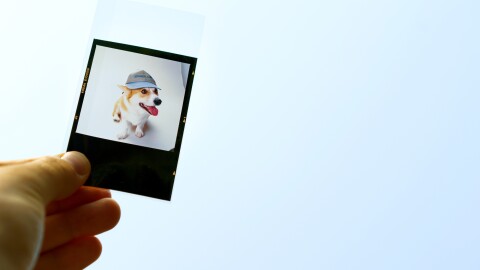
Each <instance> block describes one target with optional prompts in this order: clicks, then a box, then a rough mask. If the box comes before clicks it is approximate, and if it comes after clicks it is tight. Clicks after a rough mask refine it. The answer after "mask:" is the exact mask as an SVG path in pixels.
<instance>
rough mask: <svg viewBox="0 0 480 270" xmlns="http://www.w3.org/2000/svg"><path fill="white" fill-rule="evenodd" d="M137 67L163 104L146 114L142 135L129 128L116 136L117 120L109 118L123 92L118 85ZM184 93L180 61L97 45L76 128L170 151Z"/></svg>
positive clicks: (100, 135)
mask: <svg viewBox="0 0 480 270" xmlns="http://www.w3.org/2000/svg"><path fill="white" fill-rule="evenodd" d="M183 65H184V66H185V64H183ZM187 66H188V64H187ZM139 70H145V71H147V72H148V73H149V74H150V75H151V76H152V77H153V78H154V79H155V81H156V83H157V86H158V87H160V88H161V90H160V91H159V92H158V94H159V98H160V99H161V100H162V104H161V105H160V106H158V107H157V108H158V110H159V113H158V115H157V116H150V117H149V118H148V121H147V124H146V127H145V135H144V136H143V137H142V138H138V137H136V136H135V134H134V132H133V130H132V131H131V132H130V136H128V137H127V138H125V139H123V140H119V139H117V137H116V135H117V133H118V132H119V131H120V124H119V123H116V122H114V121H113V118H112V111H113V107H114V103H115V102H116V101H117V100H118V98H119V97H120V96H121V94H122V90H121V89H120V88H119V87H118V85H125V82H126V80H127V77H128V75H129V74H130V73H132V72H136V71H139ZM184 95H185V88H184V85H183V78H182V63H180V62H177V61H171V60H166V59H162V58H158V57H153V56H149V55H144V54H139V53H133V52H128V51H123V50H118V49H113V48H108V47H104V46H97V47H96V50H95V56H94V58H93V62H92V67H91V70H90V77H89V80H88V85H87V88H86V92H85V99H84V101H83V105H82V110H81V113H80V118H79V123H78V126H77V130H76V132H78V133H81V134H85V135H90V136H94V137H98V138H102V139H107V140H112V141H120V142H124V143H129V144H134V145H140V146H145V147H150V148H156V149H161V150H166V151H169V150H171V149H173V148H174V147H175V142H176V138H177V131H178V125H179V123H180V114H181V111H182V104H183V98H184Z"/></svg>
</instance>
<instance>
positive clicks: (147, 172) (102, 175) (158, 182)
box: [67, 39, 197, 201]
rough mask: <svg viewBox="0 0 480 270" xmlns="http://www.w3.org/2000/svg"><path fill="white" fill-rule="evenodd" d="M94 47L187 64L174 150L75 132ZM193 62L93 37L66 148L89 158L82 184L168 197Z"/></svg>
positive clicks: (175, 167) (192, 76)
mask: <svg viewBox="0 0 480 270" xmlns="http://www.w3.org/2000/svg"><path fill="white" fill-rule="evenodd" d="M97 46H103V47H108V48H113V49H119V50H123V51H129V52H134V53H139V54H145V55H149V56H154V57H159V58H163V59H167V60H173V61H177V62H181V63H187V64H190V69H189V71H188V79H187V84H186V87H185V95H184V98H183V105H182V111H181V115H180V119H179V121H180V122H179V125H178V131H177V138H176V141H175V148H174V149H172V150H170V151H163V150H159V149H153V148H149V147H143V146H137V145H132V144H128V143H122V142H115V141H110V140H106V139H101V138H97V137H92V136H88V135H83V134H79V133H76V132H75V131H76V129H77V125H78V121H79V118H80V115H81V109H82V104H83V100H84V97H85V91H86V89H87V85H88V78H89V75H90V69H91V66H92V62H93V58H94V55H95V49H96V47H97ZM196 63H197V59H196V58H193V57H188V56H184V55H179V54H173V53H168V52H163V51H158V50H153V49H148V48H143V47H138V46H132V45H126V44H121V43H115V42H110V41H104V40H99V39H94V40H93V44H92V49H91V51H90V56H89V60H88V64H87V68H86V71H85V76H84V79H83V82H82V88H81V93H80V97H79V101H78V105H77V109H76V112H75V119H74V121H73V126H72V130H71V132H70V139H69V142H68V147H67V151H79V152H82V153H84V154H85V155H86V156H87V157H88V159H89V160H90V163H91V165H92V173H91V175H90V177H89V178H88V180H87V182H86V183H85V185H87V186H96V187H102V188H108V189H114V190H119V191H125V192H130V193H135V194H139V195H144V196H148V197H153V198H158V199H163V200H168V201H170V200H171V197H172V190H173V183H174V180H175V174H176V170H177V163H178V158H179V154H180V146H181V144H182V137H183V131H184V129H185V122H186V119H187V110H188V103H189V101H190V95H191V90H192V83H193V78H194V75H195V67H196Z"/></svg>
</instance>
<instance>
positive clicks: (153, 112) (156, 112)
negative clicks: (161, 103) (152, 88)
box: [145, 105, 158, 116]
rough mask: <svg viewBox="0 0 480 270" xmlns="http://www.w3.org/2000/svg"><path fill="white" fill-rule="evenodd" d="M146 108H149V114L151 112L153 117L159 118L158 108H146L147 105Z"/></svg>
mask: <svg viewBox="0 0 480 270" xmlns="http://www.w3.org/2000/svg"><path fill="white" fill-rule="evenodd" d="M145 108H147V110H148V112H149V113H150V114H151V115H153V116H157V114H158V109H157V107H155V106H146V105H145Z"/></svg>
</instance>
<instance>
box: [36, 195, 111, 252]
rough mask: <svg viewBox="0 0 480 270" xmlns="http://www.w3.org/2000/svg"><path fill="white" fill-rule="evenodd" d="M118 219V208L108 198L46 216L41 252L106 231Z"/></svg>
mask: <svg viewBox="0 0 480 270" xmlns="http://www.w3.org/2000/svg"><path fill="white" fill-rule="evenodd" d="M119 219H120V207H119V206H118V204H117V203H116V202H115V201H114V200H112V199H108V198H107V199H101V200H98V201H95V202H92V203H89V204H85V205H82V206H80V207H77V208H74V209H71V210H69V211H65V212H61V213H59V214H56V215H52V216H48V217H47V218H46V221H45V234H44V240H43V245H42V249H41V251H42V252H45V251H48V250H51V249H54V248H56V247H58V246H61V245H63V244H65V243H67V242H69V241H71V240H72V239H75V238H77V237H82V236H88V235H96V234H100V233H102V232H105V231H108V230H110V229H111V228H113V227H115V225H116V224H117V223H118V221H119Z"/></svg>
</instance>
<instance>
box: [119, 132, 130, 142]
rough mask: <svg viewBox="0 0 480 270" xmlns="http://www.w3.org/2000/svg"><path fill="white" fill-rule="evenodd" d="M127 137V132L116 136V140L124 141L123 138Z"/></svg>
mask: <svg viewBox="0 0 480 270" xmlns="http://www.w3.org/2000/svg"><path fill="white" fill-rule="evenodd" d="M127 137H128V132H127V131H124V132H120V133H118V134H117V138H118V139H119V140H122V139H125V138H127Z"/></svg>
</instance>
